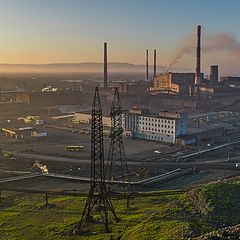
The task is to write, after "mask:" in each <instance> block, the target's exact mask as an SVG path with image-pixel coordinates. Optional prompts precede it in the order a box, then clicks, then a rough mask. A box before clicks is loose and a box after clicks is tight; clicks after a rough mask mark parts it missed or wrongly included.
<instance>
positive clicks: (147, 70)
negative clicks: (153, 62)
mask: <svg viewBox="0 0 240 240" xmlns="http://www.w3.org/2000/svg"><path fill="white" fill-rule="evenodd" d="M148 80H149V79H148V49H147V50H146V81H147V82H148Z"/></svg>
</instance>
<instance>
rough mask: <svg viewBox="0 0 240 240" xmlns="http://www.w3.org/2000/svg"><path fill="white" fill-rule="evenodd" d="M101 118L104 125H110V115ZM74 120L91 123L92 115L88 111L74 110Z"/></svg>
mask: <svg viewBox="0 0 240 240" xmlns="http://www.w3.org/2000/svg"><path fill="white" fill-rule="evenodd" d="M102 120H103V126H104V127H111V117H110V116H104V117H103V119H102ZM74 121H75V122H79V123H91V121H92V115H91V114H88V113H81V112H76V113H74Z"/></svg>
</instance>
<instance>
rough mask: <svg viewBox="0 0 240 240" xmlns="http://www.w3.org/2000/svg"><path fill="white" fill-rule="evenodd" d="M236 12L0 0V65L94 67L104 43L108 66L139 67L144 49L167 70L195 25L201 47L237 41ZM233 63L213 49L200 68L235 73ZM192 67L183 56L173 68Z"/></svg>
mask: <svg viewBox="0 0 240 240" xmlns="http://www.w3.org/2000/svg"><path fill="white" fill-rule="evenodd" d="M239 9H240V1H239V0H0V16H1V17H0V30H1V34H0V63H50V62H87V61H98V62H100V61H102V52H103V51H102V50H103V49H102V47H103V42H104V41H107V42H108V43H109V60H110V61H119V62H130V63H144V56H145V49H146V48H149V50H152V49H153V48H157V50H158V63H159V64H161V65H168V64H169V63H170V61H171V58H172V57H173V55H174V52H175V51H176V49H177V48H178V46H179V45H180V44H181V41H182V40H183V39H184V38H185V37H186V36H188V35H189V34H191V33H192V32H194V31H195V27H196V25H197V24H201V25H202V26H203V42H204V34H207V33H211V34H215V33H222V32H223V33H225V32H227V33H232V34H234V35H235V36H234V37H235V38H236V41H238V40H240V28H239V22H240V20H239V18H240V17H239ZM237 43H238V42H237ZM150 57H152V52H151V55H150ZM239 60H240V54H239V58H238V55H234V56H232V55H231V52H230V51H228V50H226V49H225V50H221V49H218V50H215V51H213V52H211V53H208V52H204V55H203V66H204V68H205V69H206V71H207V69H208V65H210V64H219V65H220V67H221V68H222V69H223V70H222V71H224V72H226V73H228V72H231V71H232V72H236V71H238V62H239ZM194 64H195V57H194V54H193V53H189V54H186V55H184V56H183V58H182V59H180V60H179V62H178V63H177V65H176V66H182V67H187V68H190V69H194ZM239 73H240V71H239Z"/></svg>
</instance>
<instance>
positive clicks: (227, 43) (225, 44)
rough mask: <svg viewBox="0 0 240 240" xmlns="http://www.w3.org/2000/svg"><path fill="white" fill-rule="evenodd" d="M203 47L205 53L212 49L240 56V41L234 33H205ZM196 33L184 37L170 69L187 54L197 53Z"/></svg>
mask: <svg viewBox="0 0 240 240" xmlns="http://www.w3.org/2000/svg"><path fill="white" fill-rule="evenodd" d="M202 43H203V44H202V49H203V51H204V52H205V53H209V52H212V51H228V52H229V53H231V54H233V55H235V56H237V57H240V41H239V40H238V39H237V38H236V36H235V35H234V34H232V33H227V32H223V33H216V34H208V33H205V34H204V37H203V39H202ZM195 51H196V34H194V33H192V34H190V35H189V36H187V37H186V38H184V39H183V41H182V42H181V44H180V45H179V47H178V48H177V49H176V52H175V54H174V55H173V57H172V60H171V62H170V64H169V66H168V69H169V68H171V67H172V66H173V65H175V64H176V63H177V62H178V61H179V60H180V59H181V58H182V57H183V56H184V55H185V54H195Z"/></svg>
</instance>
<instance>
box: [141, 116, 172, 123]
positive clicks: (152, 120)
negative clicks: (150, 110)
mask: <svg viewBox="0 0 240 240" xmlns="http://www.w3.org/2000/svg"><path fill="white" fill-rule="evenodd" d="M139 119H140V120H145V121H151V122H161V123H174V121H173V120H166V119H165V120H163V119H160V118H151V117H139Z"/></svg>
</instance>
